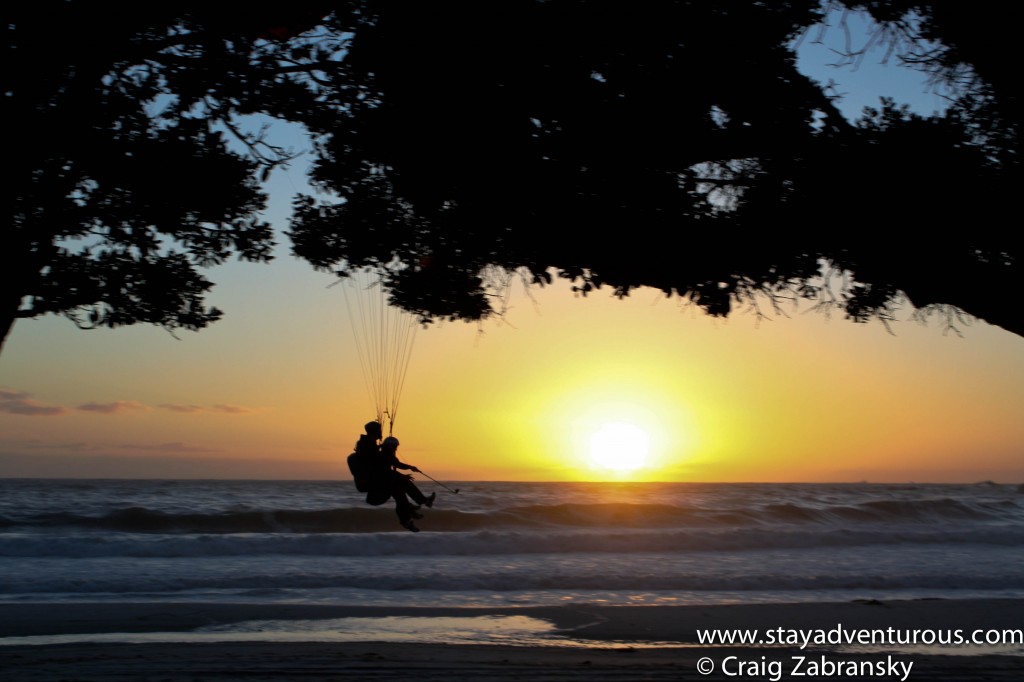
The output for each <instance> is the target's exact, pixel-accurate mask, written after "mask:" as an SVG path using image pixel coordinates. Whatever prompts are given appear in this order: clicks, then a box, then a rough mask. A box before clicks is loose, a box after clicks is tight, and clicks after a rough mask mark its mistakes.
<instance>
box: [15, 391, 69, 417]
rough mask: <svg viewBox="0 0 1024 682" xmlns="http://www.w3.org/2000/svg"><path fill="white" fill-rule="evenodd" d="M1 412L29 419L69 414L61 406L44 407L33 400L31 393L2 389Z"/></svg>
mask: <svg viewBox="0 0 1024 682" xmlns="http://www.w3.org/2000/svg"><path fill="white" fill-rule="evenodd" d="M0 412H6V413H8V414H17V415H22V416H27V417H54V416H57V415H61V414H64V413H66V412H67V410H66V409H65V408H63V407H61V406H60V405H44V404H43V403H39V402H36V401H35V400H33V399H32V395H31V394H30V393H25V392H24V391H15V390H14V389H11V388H0Z"/></svg>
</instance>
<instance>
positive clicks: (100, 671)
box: [0, 599, 1024, 682]
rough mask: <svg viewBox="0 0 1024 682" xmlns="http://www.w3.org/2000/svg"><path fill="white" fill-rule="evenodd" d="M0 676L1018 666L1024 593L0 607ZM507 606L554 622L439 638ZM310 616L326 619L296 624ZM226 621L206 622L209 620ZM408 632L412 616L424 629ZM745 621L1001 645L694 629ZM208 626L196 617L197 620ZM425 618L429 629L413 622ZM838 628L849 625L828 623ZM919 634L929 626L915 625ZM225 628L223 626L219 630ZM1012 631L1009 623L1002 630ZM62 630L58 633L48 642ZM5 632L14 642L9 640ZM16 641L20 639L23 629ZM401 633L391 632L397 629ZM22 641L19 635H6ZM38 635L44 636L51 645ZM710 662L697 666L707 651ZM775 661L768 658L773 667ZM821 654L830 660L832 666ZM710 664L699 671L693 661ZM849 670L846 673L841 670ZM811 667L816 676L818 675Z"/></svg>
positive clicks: (498, 615)
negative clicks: (425, 637) (625, 602)
mask: <svg viewBox="0 0 1024 682" xmlns="http://www.w3.org/2000/svg"><path fill="white" fill-rule="evenodd" d="M3 613H4V617H3V619H2V621H0V637H2V638H3V641H4V645H3V646H2V647H0V678H2V679H4V680H11V681H12V682H20V681H22V680H24V681H26V682H28V681H38V682H44V681H45V682H56V681H57V680H81V681H96V682H107V681H113V680H139V681H143V680H146V681H149V680H152V681H154V682H155V681H156V680H166V681H176V680H283V681H291V680H332V679H368V680H369V679H384V678H387V677H393V678H395V679H416V680H442V679H451V678H453V677H461V678H463V679H479V680H516V679H530V680H552V681H558V680H580V679H590V680H619V679H622V680H680V679H708V680H728V679H736V678H743V679H757V680H770V679H776V680H783V679H794V680H800V679H804V680H808V679H833V680H834V679H844V680H861V679H874V680H877V679H914V680H949V681H953V680H962V681H964V682H968V681H971V682H974V681H980V680H1020V679H1022V678H1024V645H1022V644H1021V643H1020V641H1019V639H1018V640H1017V641H1016V644H1014V643H1012V641H1010V640H1011V639H1012V638H1013V637H1019V636H1020V633H1021V628H1022V627H1024V622H1022V621H1024V619H1022V614H1024V601H1021V600H1015V599H990V600H985V599H964V600H956V599H922V600H906V601H894V602H884V601H879V600H858V601H853V602H843V603H797V604H754V605H693V606H664V607H660V606H635V607H634V606H601V605H572V606H561V607H558V606H553V607H514V608H503V609H497V608H482V609H466V608H456V609H452V608H447V609H446V608H422V607H407V608H402V607H358V606H332V605H309V604H305V605H300V604H292V605H287V604H277V605H269V604H230V603H222V604H214V603H205V604H194V603H178V604H171V603H150V604H139V603H104V604H95V603H79V604H60V605H54V604H46V603H34V604H30V603H23V604H5V605H4V606H3ZM482 617H488V618H494V619H498V620H500V619H502V618H519V619H530V620H535V621H538V622H544V623H547V624H550V625H551V626H552V629H551V630H547V631H544V632H543V633H542V637H541V638H540V641H539V642H534V643H532V644H523V643H518V642H514V643H511V644H498V643H494V640H493V639H492V640H491V641H488V642H487V643H480V644H474V643H465V642H462V643H455V644H452V643H442V642H443V638H444V630H445V628H446V627H449V626H450V624H451V623H452V622H454V621H458V619H460V618H469V619H478V618H482ZM387 618H391V619H403V618H408V619H416V622H417V623H423V622H424V620H426V621H430V620H436V622H437V626H436V628H434V629H435V630H436V632H435V633H434V634H435V635H437V636H438V639H439V640H440V641H422V640H421V641H416V640H415V639H413V640H412V641H394V639H395V638H393V637H392V641H382V640H380V639H378V637H380V636H381V635H380V634H379V633H377V632H376V631H375V629H374V623H375V622H377V620H378V619H387ZM346 620H360V621H363V622H365V623H366V624H367V625H366V629H365V630H364V631H363V632H364V634H363V635H362V636H352V635H349V636H345V637H342V638H340V639H336V640H332V636H333V633H332V632H331V628H330V627H329V625H327V624H335V623H339V622H344V621H346ZM317 621H319V622H322V623H324V624H325V629H324V630H310V629H309V628H308V623H310V622H317ZM252 622H261V623H269V622H275V623H278V624H280V623H287V622H293V623H298V622H303V623H305V624H306V627H305V628H303V629H302V631H303V632H305V633H306V634H305V635H296V633H295V631H293V632H292V633H291V635H290V636H287V637H286V636H284V635H282V634H281V633H280V632H268V631H262V632H259V631H250V632H247V633H246V634H242V635H241V636H238V635H239V633H241V632H245V628H244V627H243V628H239V629H234V630H233V629H232V628H234V627H236V626H239V625H242V624H245V623H252ZM211 627H214V628H216V627H220V628H226V629H223V630H221V631H220V632H219V633H218V632H211V631H210V630H209V628H211ZM420 627H421V630H422V629H423V628H422V626H420ZM754 628H756V629H758V630H759V632H760V633H761V636H762V637H763V636H764V635H765V634H767V633H768V632H773V633H775V634H779V633H782V634H783V635H784V636H790V637H793V636H796V637H801V638H806V639H814V638H815V637H818V638H821V637H824V638H828V637H833V638H835V637H867V635H868V634H869V633H875V635H880V634H881V633H883V632H885V633H888V634H889V635H890V637H891V638H893V639H897V640H898V639H899V638H901V637H902V638H907V637H910V636H911V633H917V636H919V637H925V638H927V637H931V636H938V637H939V638H941V637H943V634H942V633H944V632H945V633H953V632H957V631H961V632H963V633H965V635H967V636H970V633H971V632H974V631H984V632H985V633H986V634H985V635H984V636H986V637H988V638H990V639H995V638H996V635H995V634H993V633H997V634H998V635H999V636H1000V637H1002V638H1003V639H1004V640H1006V641H1005V642H1004V643H1003V644H989V645H985V646H976V645H973V644H966V643H965V644H963V645H959V646H945V647H943V646H938V645H931V646H928V645H899V644H895V645H891V646H882V645H880V646H877V647H874V646H872V647H864V646H861V647H859V648H858V647H857V646H850V645H846V644H813V643H811V644H808V645H806V646H803V647H801V646H800V645H799V644H773V645H768V644H762V645H748V646H735V645H734V646H723V645H714V646H712V645H709V644H701V643H699V642H698V631H699V630H701V631H707V630H719V631H722V630H729V629H747V630H750V629H754ZM204 629H205V630H204ZM426 629H427V630H430V629H431V628H430V627H429V626H428V627H427V628H426ZM840 631H842V632H844V633H848V634H845V635H840V634H838V633H840ZM927 632H930V633H932V635H924V634H923V633H927ZM226 633H230V634H231V637H230V638H228V635H227V634H226ZM1014 633H1015V634H1014ZM62 637H64V639H61V638H62ZM12 638H13V639H12ZM23 638H28V639H23ZM399 639H400V638H399ZM20 641H26V642H29V643H19V642H20ZM48 642H49V643H48ZM708 661H710V663H708ZM773 666H776V667H773ZM829 666H833V667H831V668H830V667H829ZM707 667H710V668H711V670H710V672H709V673H708V674H702V673H701V672H700V671H701V670H704V669H705V668H707ZM854 668H856V670H857V671H858V673H865V674H849V673H850V672H851V671H853V670H854ZM815 673H817V674H815Z"/></svg>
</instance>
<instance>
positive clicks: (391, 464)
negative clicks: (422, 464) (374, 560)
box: [380, 436, 437, 533]
mask: <svg viewBox="0 0 1024 682" xmlns="http://www.w3.org/2000/svg"><path fill="white" fill-rule="evenodd" d="M398 445H399V443H398V439H397V438H395V437H394V436H388V437H387V438H385V439H384V442H383V443H382V444H381V446H380V457H381V460H382V461H383V462H384V464H385V466H387V468H388V477H389V478H388V480H389V487H390V490H391V496H392V497H393V498H395V512H396V513H397V514H398V520H399V522H400V523H401V524H402V525H403V526H404V527H406V528H408V529H409V530H411V531H413V532H414V533H415V532H418V531H419V528H417V527H416V524H414V523H413V522H412V520H413V519H414V518H417V519H418V518H423V515H422V514H419V513H418V512H417V509H419V506H424V505H425V506H427V507H433V506H434V499H435V498H436V497H437V493H430V496H429V497H428V496H426V495H424V494H423V492H422V491H421V490H420V489H419V488H418V487H417V486H416V484H415V483H414V482H413V480H412V475H411V474H403V473H402V472H401V471H398V470H399V469H405V470H407V471H415V472H417V473H419V469H417V468H416V467H415V466H413V465H412V464H406V463H405V462H403V461H401V460H399V459H398ZM409 498H412V502H415V503H416V505H417V506H414V505H413V503H412V502H409Z"/></svg>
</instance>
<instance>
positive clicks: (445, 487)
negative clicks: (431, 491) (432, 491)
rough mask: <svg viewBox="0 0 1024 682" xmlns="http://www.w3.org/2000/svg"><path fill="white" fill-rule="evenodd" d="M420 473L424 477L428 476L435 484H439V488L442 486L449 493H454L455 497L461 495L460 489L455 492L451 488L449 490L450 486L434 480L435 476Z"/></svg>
mask: <svg viewBox="0 0 1024 682" xmlns="http://www.w3.org/2000/svg"><path fill="white" fill-rule="evenodd" d="M419 473H421V474H423V475H424V476H426V477H427V478H429V479H430V480H431V481H433V482H434V483H436V484H438V485H439V486H441V487H442V488H444V489H445V490H447V491H448V492H450V493H452V494H453V495H458V494H459V489H458V488H456V489H455V490H452V489H451V488H449V487H448V486H446V485H445V484H444V483H441V481H439V480H437V479H436V478H434V477H433V476H431V475H430V474H425V473H423V472H422V471H420V472H419Z"/></svg>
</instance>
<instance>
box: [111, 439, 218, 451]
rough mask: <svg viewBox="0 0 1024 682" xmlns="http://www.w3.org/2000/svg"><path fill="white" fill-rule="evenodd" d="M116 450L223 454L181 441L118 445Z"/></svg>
mask: <svg viewBox="0 0 1024 682" xmlns="http://www.w3.org/2000/svg"><path fill="white" fill-rule="evenodd" d="M117 448H118V449H119V450H150V451H153V450H156V451H159V452H223V450H220V449H217V448H203V447H197V446H195V445H186V444H185V443H182V442H181V441H176V442H173V443H148V444H145V445H138V444H134V443H126V444H124V445H118V446H117Z"/></svg>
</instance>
